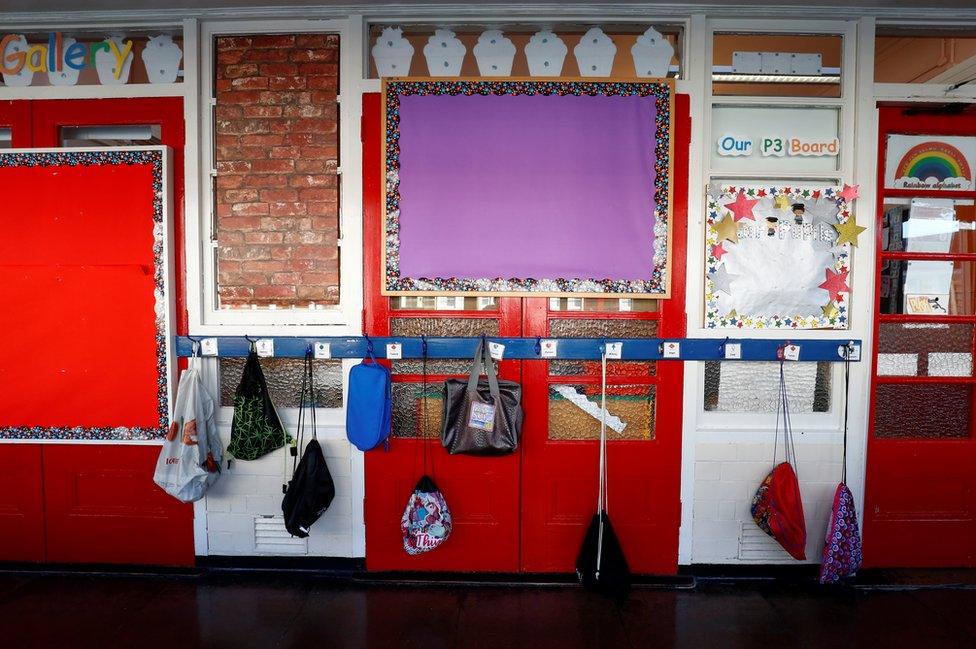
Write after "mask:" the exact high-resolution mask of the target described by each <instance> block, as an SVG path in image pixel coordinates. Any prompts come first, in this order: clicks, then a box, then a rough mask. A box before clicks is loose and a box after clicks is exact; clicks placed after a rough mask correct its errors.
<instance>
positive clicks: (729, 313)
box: [725, 309, 739, 319]
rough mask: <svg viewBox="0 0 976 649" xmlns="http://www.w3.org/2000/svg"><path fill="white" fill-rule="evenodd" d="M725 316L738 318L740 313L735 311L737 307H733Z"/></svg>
mask: <svg viewBox="0 0 976 649" xmlns="http://www.w3.org/2000/svg"><path fill="white" fill-rule="evenodd" d="M725 317H726V318H729V319H731V318H738V317H739V314H738V313H736V312H735V309H732V310H731V311H729V312H728V314H726V316H725Z"/></svg>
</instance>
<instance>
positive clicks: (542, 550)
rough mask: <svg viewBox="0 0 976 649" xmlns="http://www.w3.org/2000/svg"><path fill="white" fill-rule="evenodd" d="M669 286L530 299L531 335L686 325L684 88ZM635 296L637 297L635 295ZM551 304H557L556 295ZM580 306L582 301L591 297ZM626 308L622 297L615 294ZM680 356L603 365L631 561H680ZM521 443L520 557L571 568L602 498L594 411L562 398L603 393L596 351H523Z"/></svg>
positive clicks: (617, 503)
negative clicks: (567, 354)
mask: <svg viewBox="0 0 976 649" xmlns="http://www.w3.org/2000/svg"><path fill="white" fill-rule="evenodd" d="M675 125H676V128H675V134H674V135H675V144H674V151H675V162H674V168H675V170H676V173H675V174H674V176H673V180H674V181H675V187H674V205H675V208H674V214H673V219H674V222H673V227H674V229H673V232H672V239H671V241H672V242H673V246H674V248H673V251H672V254H673V255H674V256H673V268H674V269H675V271H674V276H673V278H672V298H671V299H668V300H660V301H657V302H656V303H652V305H645V306H644V307H643V308H649V309H650V310H647V311H644V310H635V311H630V312H620V311H604V310H603V309H608V308H610V307H612V305H613V304H614V303H618V302H619V301H617V300H602V301H596V300H586V301H585V302H596V303H597V304H596V308H597V309H600V310H599V311H595V310H594V311H585V312H579V311H573V312H569V311H565V310H563V309H562V306H563V303H564V302H565V301H563V302H561V303H560V307H561V308H560V309H559V310H553V309H551V308H550V304H549V301H548V300H546V299H539V298H533V299H526V300H525V302H524V303H525V307H524V308H525V314H524V317H525V328H524V335H526V336H553V337H574V336H595V337H608V338H614V337H628V338H632V337H649V338H655V337H662V338H672V337H683V336H684V335H685V328H686V325H685V313H684V311H685V308H684V306H685V292H684V267H685V247H684V241H685V236H686V231H687V204H688V201H687V195H688V186H687V176H686V174H683V173H680V172H678V171H677V170H679V169H685V168H687V164H688V146H689V137H690V129H689V118H688V98H687V96H685V95H678V96H677V98H676V101H675ZM635 304H637V303H636V302H635ZM553 306H554V305H553ZM584 306H585V304H584ZM618 308H619V304H618ZM683 370H684V367H683V364H682V363H674V362H672V363H667V362H665V363H654V362H637V361H633V362H620V361H616V362H613V361H611V362H610V363H609V366H608V384H609V387H608V389H607V412H608V413H609V414H611V415H617V416H618V417H620V418H621V419H622V420H623V421H624V422H626V424H627V427H626V428H625V429H624V430H623V431H622V432H619V433H618V432H615V431H612V430H609V431H608V433H607V434H608V444H607V470H608V476H609V477H608V481H609V484H608V494H609V504H608V507H609V512H610V518H611V520H612V521H613V524H614V529H615V530H616V532H617V534H618V536H619V537H620V540H621V544H622V545H623V547H624V550H625V552H626V554H627V560H628V562H629V564H630V566H631V569H632V570H634V571H635V572H639V573H658V574H663V573H674V572H675V571H677V567H678V565H677V561H678V526H679V523H680V519H681V503H680V500H679V496H680V494H679V492H680V473H681V406H680V404H681V394H682V377H683ZM522 376H523V385H524V390H525V409H526V413H527V414H526V419H525V433H524V435H523V439H524V448H523V452H522V569H523V570H525V571H526V572H572V571H573V570H574V569H575V563H576V555H577V552H578V551H579V547H580V543H581V542H582V539H583V534H584V531H585V528H586V526H587V525H588V524H589V522H590V518H591V517H592V516H593V514H594V512H595V509H596V492H597V469H598V464H597V458H598V455H599V451H598V444H597V441H596V440H598V439H599V422H598V421H597V420H596V419H595V418H594V417H591V416H590V415H588V414H586V413H585V412H583V411H582V410H581V409H579V408H578V407H577V406H575V405H573V404H572V403H571V401H570V400H568V399H567V398H565V395H567V394H568V391H569V390H572V391H573V392H576V393H577V394H582V395H585V396H586V397H587V398H588V399H589V400H591V401H593V402H594V403H597V404H599V398H600V363H599V362H572V361H562V362H539V361H531V362H525V363H524V367H523V370H522Z"/></svg>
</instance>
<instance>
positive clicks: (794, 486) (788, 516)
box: [752, 361, 807, 561]
mask: <svg viewBox="0 0 976 649" xmlns="http://www.w3.org/2000/svg"><path fill="white" fill-rule="evenodd" d="M781 412H782V415H783V446H784V448H785V454H786V461H785V462H780V463H779V464H777V465H776V466H774V467H773V470H772V471H770V472H769V475H767V476H766V479H765V480H763V481H762V484H761V485H759V489H758V490H756V496H755V498H753V500H752V519H753V520H754V521H756V525H758V526H759V528H760V529H761V530H762V531H764V532H766V534H769V535H770V536H771V537H773V538H774V539H776V540H777V541H778V542H779V544H780V545H781V546H783V549H784V550H786V551H787V552H789V553H790V556H792V557H793V558H794V559H799V560H801V561H802V560H804V559H806V558H807V555H806V545H807V525H806V520H805V519H804V517H803V501H802V500H801V498H800V482H799V480H798V479H797V477H796V471H795V470H794V468H793V465H794V464H795V463H796V451H795V449H794V448H793V429H792V426H791V425H790V405H789V400H788V399H787V398H786V377H785V376H784V374H783V361H780V364H779V403H778V404H777V406H776V441H777V443H778V442H779V424H780V413H781ZM777 448H778V444H777V447H774V448H773V462H774V463H775V461H776V451H777Z"/></svg>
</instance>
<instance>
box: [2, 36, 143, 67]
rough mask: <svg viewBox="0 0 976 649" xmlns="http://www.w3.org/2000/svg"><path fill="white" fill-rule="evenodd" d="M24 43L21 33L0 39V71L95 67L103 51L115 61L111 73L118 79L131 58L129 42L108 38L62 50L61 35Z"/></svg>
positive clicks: (63, 45)
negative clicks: (32, 42)
mask: <svg viewBox="0 0 976 649" xmlns="http://www.w3.org/2000/svg"><path fill="white" fill-rule="evenodd" d="M23 43H26V40H25V39H24V38H23V37H22V36H21V35H20V34H7V35H6V36H4V37H3V40H0V72H2V73H3V74H11V75H14V74H19V73H20V71H21V70H23V69H24V68H27V70H29V71H31V72H54V71H61V70H63V69H64V68H66V67H67V68H70V69H72V70H81V69H83V68H86V67H95V56H96V54H97V53H98V52H99V51H102V50H104V51H106V52H108V53H109V54H111V55H112V56H113V57H114V59H115V63H116V65H115V66H114V74H115V78H116V79H118V78H119V77H120V76H121V74H122V70H123V65H124V64H125V61H126V59H127V58H129V57H130V56H132V41H131V40H130V41H125V42H122V43H121V45H120V44H118V43H116V42H115V40H114V39H111V38H110V39H106V40H104V41H102V42H99V43H90V44H89V43H78V42H74V43H70V44H68V46H67V47H65V42H64V39H63V38H62V36H61V32H51V33H50V34H48V36H47V43H34V44H31V45H27V46H26V47H20V46H18V45H19V44H23Z"/></svg>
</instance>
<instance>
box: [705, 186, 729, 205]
mask: <svg viewBox="0 0 976 649" xmlns="http://www.w3.org/2000/svg"><path fill="white" fill-rule="evenodd" d="M723 194H725V192H724V191H723V190H722V188H721V187H719V186H718V185H715V186H712V185H709V186H708V195H709V196H711V198H712V200H713V201H715V202H716V203H717V202H718V200H719V199H720V198H722V195H723Z"/></svg>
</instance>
